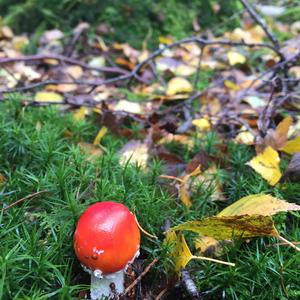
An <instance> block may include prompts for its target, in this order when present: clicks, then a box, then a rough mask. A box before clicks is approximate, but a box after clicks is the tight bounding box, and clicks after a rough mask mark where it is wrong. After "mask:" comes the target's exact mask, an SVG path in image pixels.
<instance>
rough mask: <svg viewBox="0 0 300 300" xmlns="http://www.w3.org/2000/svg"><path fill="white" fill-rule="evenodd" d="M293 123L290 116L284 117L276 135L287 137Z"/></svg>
mask: <svg viewBox="0 0 300 300" xmlns="http://www.w3.org/2000/svg"><path fill="white" fill-rule="evenodd" d="M292 123H293V119H292V118H291V117H290V116H288V117H286V118H284V119H283V120H282V121H281V122H280V123H279V124H278V125H277V127H276V135H277V136H278V137H281V136H283V137H285V139H286V138H287V135H288V132H289V129H290V127H291V125H292Z"/></svg>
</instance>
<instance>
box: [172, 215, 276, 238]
mask: <svg viewBox="0 0 300 300" xmlns="http://www.w3.org/2000/svg"><path fill="white" fill-rule="evenodd" d="M169 230H170V231H182V230H187V231H192V232H196V233H198V234H200V235H205V236H210V237H213V238H215V239H217V240H228V239H232V238H233V237H234V236H236V237H243V238H250V237H259V236H278V232H277V230H276V228H275V227H274V224H273V221H272V218H271V217H270V216H260V215H252V216H248V215H243V216H216V217H209V218H205V219H202V220H196V221H188V222H185V223H182V224H180V225H177V226H175V227H172V228H170V229H169Z"/></svg>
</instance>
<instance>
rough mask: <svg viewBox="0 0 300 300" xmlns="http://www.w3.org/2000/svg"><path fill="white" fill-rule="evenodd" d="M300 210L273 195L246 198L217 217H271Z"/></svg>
mask: <svg viewBox="0 0 300 300" xmlns="http://www.w3.org/2000/svg"><path fill="white" fill-rule="evenodd" d="M289 210H300V206H299V205H297V204H294V203H289V202H286V201H284V200H280V199H277V198H275V197H272V196H271V195H264V194H256V195H249V196H246V197H244V198H242V199H240V200H238V201H236V202H234V203H233V204H231V205H229V206H228V207H226V208H225V209H223V210H222V211H221V212H220V213H219V214H218V215H217V216H218V217H223V216H241V215H261V216H271V215H275V214H277V213H278V212H282V211H289Z"/></svg>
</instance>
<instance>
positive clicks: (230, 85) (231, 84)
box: [224, 79, 240, 91]
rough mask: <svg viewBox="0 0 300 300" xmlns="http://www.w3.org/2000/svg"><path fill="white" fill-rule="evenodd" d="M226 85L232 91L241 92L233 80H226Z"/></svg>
mask: <svg viewBox="0 0 300 300" xmlns="http://www.w3.org/2000/svg"><path fill="white" fill-rule="evenodd" d="M224 85H225V86H226V87H227V88H228V89H230V90H233V91H239V90H240V87H239V86H238V85H236V84H235V83H234V82H233V81H231V80H228V79H226V80H224Z"/></svg>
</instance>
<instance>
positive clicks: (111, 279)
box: [91, 270, 124, 300]
mask: <svg viewBox="0 0 300 300" xmlns="http://www.w3.org/2000/svg"><path fill="white" fill-rule="evenodd" d="M123 292H124V270H121V271H118V272H116V273H112V274H108V275H101V272H98V273H97V271H94V272H92V274H91V299H92V300H100V299H103V298H108V299H110V298H114V296H115V295H119V294H121V293H123Z"/></svg>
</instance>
